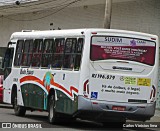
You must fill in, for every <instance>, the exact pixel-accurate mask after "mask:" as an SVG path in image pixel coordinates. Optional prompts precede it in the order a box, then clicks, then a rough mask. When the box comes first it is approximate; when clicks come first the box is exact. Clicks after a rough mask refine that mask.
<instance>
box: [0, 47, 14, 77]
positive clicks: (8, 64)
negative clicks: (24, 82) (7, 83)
mask: <svg viewBox="0 0 160 131" xmlns="http://www.w3.org/2000/svg"><path fill="white" fill-rule="evenodd" d="M13 53H14V48H8V49H7V50H6V53H5V57H4V61H3V67H4V80H5V79H6V78H7V77H8V75H9V74H10V73H11V68H12V61H13Z"/></svg>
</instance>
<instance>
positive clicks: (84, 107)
mask: <svg viewBox="0 0 160 131" xmlns="http://www.w3.org/2000/svg"><path fill="white" fill-rule="evenodd" d="M158 64H159V42H158V37H157V36H156V35H151V34H145V33H138V32H132V31H124V30H114V29H72V30H54V31H31V32H16V33H13V34H12V36H11V38H10V42H9V43H8V49H7V51H6V54H5V58H4V63H3V65H4V85H3V86H4V97H3V101H4V102H5V103H10V104H13V107H14V111H15V115H18V116H24V115H25V113H26V110H43V111H47V112H48V114H49V115H48V119H49V122H50V123H54V122H56V121H57V120H58V119H59V118H60V117H62V116H63V117H64V116H65V115H64V114H66V116H71V117H72V118H81V119H88V120H93V121H99V122H103V123H106V122H108V121H121V122H122V121H123V122H125V120H126V119H131V120H137V121H145V120H149V119H150V118H151V117H152V116H153V115H154V113H155V106H156V92H157V87H158V66H159V65H158ZM62 114H63V115H62ZM63 119H64V118H63Z"/></svg>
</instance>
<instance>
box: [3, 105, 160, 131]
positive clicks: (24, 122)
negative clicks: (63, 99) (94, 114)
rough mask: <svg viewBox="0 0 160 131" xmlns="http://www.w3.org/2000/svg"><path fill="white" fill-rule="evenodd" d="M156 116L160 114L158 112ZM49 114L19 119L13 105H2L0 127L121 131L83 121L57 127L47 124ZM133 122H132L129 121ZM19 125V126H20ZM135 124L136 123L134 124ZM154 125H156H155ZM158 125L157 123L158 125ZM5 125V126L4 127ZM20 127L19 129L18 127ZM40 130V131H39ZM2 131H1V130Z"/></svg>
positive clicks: (129, 130)
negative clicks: (6, 125) (9, 124)
mask: <svg viewBox="0 0 160 131" xmlns="http://www.w3.org/2000/svg"><path fill="white" fill-rule="evenodd" d="M156 114H158V113H157V112H156ZM47 115H48V113H47V112H39V111H34V112H31V111H27V112H26V115H25V116H24V117H18V116H15V115H14V111H13V109H12V106H11V105H6V104H0V127H2V124H4V125H5V124H6V123H7V124H8V123H11V125H12V127H13V128H22V127H23V128H24V127H27V128H29V127H30V128H31V126H32V127H38V128H39V129H40V128H41V127H42V129H43V128H47V130H52V131H53V129H54V131H72V130H74V131H80V130H81V131H83V130H95V131H97V130H113V129H114V130H120V129H117V128H114V127H115V125H108V126H107V127H103V125H102V124H101V123H95V122H90V121H82V120H76V121H73V122H70V123H59V124H57V125H52V124H49V123H48V122H47ZM129 122H132V121H129ZM151 122H160V117H159V116H158V115H156V116H155V117H153V118H152V119H151ZM18 124H19V125H18ZM36 124H37V125H36ZM134 124H135V123H134ZM137 124H138V123H137ZM153 124H154V123H153ZM156 124H157V123H156ZM4 125H3V126H4ZM18 126H19V127H18ZM39 129H38V130H39ZM0 130H1V129H0ZM121 130H125V131H136V130H147V131H158V130H160V129H158V128H147V127H145V128H143V127H140V128H122V129H121Z"/></svg>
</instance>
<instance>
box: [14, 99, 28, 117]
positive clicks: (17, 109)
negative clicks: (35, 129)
mask: <svg viewBox="0 0 160 131" xmlns="http://www.w3.org/2000/svg"><path fill="white" fill-rule="evenodd" d="M13 107H14V113H15V115H16V116H25V114H26V108H25V107H23V106H19V105H17V96H15V97H14V106H13Z"/></svg>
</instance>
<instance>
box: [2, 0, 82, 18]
mask: <svg viewBox="0 0 160 131" xmlns="http://www.w3.org/2000/svg"><path fill="white" fill-rule="evenodd" d="M80 1H81V0H74V1H72V2H70V3H68V4H66V5H64V6H63V7H62V8H60V9H57V10H56V11H54V12H52V13H49V14H47V15H44V16H42V17H38V18H33V19H14V18H9V17H7V16H2V17H3V18H5V19H9V20H12V21H35V20H40V19H43V18H46V17H49V16H51V15H53V14H56V13H58V12H60V11H61V10H63V9H65V8H67V7H69V6H70V5H72V4H75V3H77V2H80Z"/></svg>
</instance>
